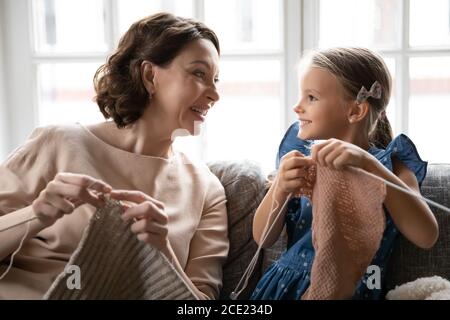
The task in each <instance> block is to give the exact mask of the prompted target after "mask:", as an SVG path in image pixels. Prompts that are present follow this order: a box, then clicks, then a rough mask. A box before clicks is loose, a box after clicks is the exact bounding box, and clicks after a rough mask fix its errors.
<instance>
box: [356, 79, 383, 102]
mask: <svg viewBox="0 0 450 320" xmlns="http://www.w3.org/2000/svg"><path fill="white" fill-rule="evenodd" d="M369 97H372V98H375V99H380V98H381V85H380V83H379V82H378V81H375V82H374V83H373V84H372V86H371V87H370V90H369V91H367V89H366V88H365V87H364V86H362V87H361V90H359V92H358V95H357V96H356V101H357V102H358V103H363V102H364V101H366V100H367V98H369Z"/></svg>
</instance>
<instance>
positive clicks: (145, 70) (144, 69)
mask: <svg viewBox="0 0 450 320" xmlns="http://www.w3.org/2000/svg"><path fill="white" fill-rule="evenodd" d="M153 78H154V64H153V63H151V62H150V61H147V60H144V61H142V63H141V80H142V83H143V84H144V87H145V89H147V92H148V94H149V96H150V97H151V96H152V95H153V94H154V93H155V84H154V81H153Z"/></svg>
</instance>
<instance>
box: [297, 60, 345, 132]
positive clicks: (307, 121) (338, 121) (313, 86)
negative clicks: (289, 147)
mask: <svg viewBox="0 0 450 320" xmlns="http://www.w3.org/2000/svg"><path fill="white" fill-rule="evenodd" d="M347 110H348V102H347V103H346V101H345V95H344V89H343V88H342V86H341V85H340V83H339V82H338V80H337V79H336V78H335V77H334V76H333V75H332V74H331V73H330V72H328V71H326V70H324V69H321V68H317V67H313V66H309V67H306V68H305V69H303V71H302V72H301V73H300V100H299V102H298V103H297V105H296V106H295V107H294V111H295V113H296V114H297V117H298V119H299V121H300V131H299V134H298V136H299V138H301V139H303V140H325V139H330V138H337V139H342V138H343V137H344V136H345V135H346V133H347V132H348V128H349V122H348V120H347Z"/></svg>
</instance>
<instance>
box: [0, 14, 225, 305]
mask: <svg viewBox="0 0 450 320" xmlns="http://www.w3.org/2000/svg"><path fill="white" fill-rule="evenodd" d="M219 54H220V48H219V42H218V39H217V37H216V35H215V34H214V32H213V31H211V30H210V29H208V28H207V27H206V26H205V25H203V24H202V23H200V22H197V21H194V20H190V19H185V18H179V17H175V16H173V15H171V14H167V13H160V14H155V15H153V16H150V17H147V18H144V19H142V20H140V21H137V22H136V23H134V24H133V25H132V26H131V27H130V29H129V30H128V31H127V32H126V33H125V35H124V36H123V37H122V39H121V41H120V43H119V45H118V48H117V50H116V52H115V53H114V54H113V55H112V56H111V57H110V58H109V59H108V61H107V62H106V64H104V65H103V66H102V67H100V68H99V69H98V71H97V73H96V74H95V77H94V84H95V89H96V93H97V95H96V102H97V104H98V105H99V108H100V111H101V112H102V113H103V115H104V116H105V118H106V119H112V120H113V121H106V122H103V123H99V124H96V125H91V126H88V127H84V126H82V125H79V124H77V125H74V126H49V127H44V128H38V129H36V130H35V131H34V132H33V133H32V135H31V137H30V139H29V140H28V141H27V142H26V144H25V145H24V146H22V147H20V148H18V149H16V150H15V151H14V152H13V153H12V154H11V155H10V156H9V157H8V158H7V160H6V162H5V163H4V164H3V165H2V166H1V167H0V168H1V169H0V170H1V171H0V172H1V177H2V179H1V181H0V230H1V229H2V228H1V226H2V225H6V224H11V223H13V224H14V222H15V221H21V220H22V221H23V220H24V219H25V218H27V217H30V216H31V215H35V216H37V219H35V220H33V221H32V222H30V224H29V230H28V235H27V237H26V240H25V242H24V244H23V247H22V249H21V250H20V251H19V252H18V254H17V255H16V256H15V257H14V260H13V264H12V268H11V269H10V270H9V272H8V273H7V274H6V275H5V277H4V278H3V279H2V280H0V298H3V299H15V298H20V299H27V298H31V299H35V298H41V297H42V296H43V295H44V293H45V292H46V290H47V289H48V288H49V287H50V285H51V284H52V282H53V281H54V279H55V277H56V276H57V275H58V274H59V273H60V272H61V271H62V270H63V269H64V266H65V264H67V262H68V260H69V258H70V256H71V254H72V253H73V252H74V250H75V249H76V247H77V244H78V243H79V242H80V238H81V235H82V232H83V230H84V229H85V227H86V226H87V224H88V222H89V219H90V217H91V216H92V215H93V213H94V212H95V210H96V209H97V208H100V207H101V206H102V205H103V201H102V199H103V198H102V197H100V196H99V194H100V193H109V194H110V196H111V198H113V199H116V200H123V201H126V203H131V204H130V205H129V206H127V207H126V211H125V213H124V214H123V219H124V220H127V221H129V220H131V221H134V223H132V224H131V231H132V232H134V233H135V234H136V235H137V238H138V239H139V240H141V241H144V242H146V243H148V244H149V245H151V246H153V247H155V248H157V249H159V250H160V251H161V252H162V253H163V254H164V255H165V256H166V257H167V258H168V259H169V261H171V262H172V264H173V265H174V267H175V268H176V269H177V270H178V271H179V273H180V274H181V276H182V277H183V278H184V279H185V280H186V283H187V284H188V285H189V287H191V289H192V290H193V291H194V292H195V293H196V294H197V296H199V297H201V298H205V299H206V298H217V297H218V295H219V290H220V288H221V277H222V264H223V262H224V260H225V258H226V255H227V253H228V247H229V243H228V239H227V218H226V207H225V202H226V199H225V194H224V190H223V187H222V186H221V184H220V182H219V180H218V179H217V178H216V177H215V176H214V175H213V174H212V173H211V172H210V171H209V170H208V168H207V167H206V166H205V165H198V164H193V163H192V162H191V161H190V160H189V159H188V158H187V157H186V155H184V154H182V153H179V152H177V151H175V150H174V149H173V148H172V142H173V138H174V137H175V136H176V135H177V133H179V132H186V131H188V132H189V133H190V134H194V132H195V131H196V130H195V129H196V127H197V126H196V124H198V122H203V121H204V120H205V117H206V114H207V113H208V110H209V109H210V108H211V107H212V106H213V105H214V103H215V102H217V100H218V99H219V94H218V92H217V88H216V82H217V76H218V61H219ZM26 228H27V227H26V224H22V225H20V226H16V227H14V228H11V229H8V230H6V231H3V232H1V233H0V244H1V245H0V261H1V264H0V275H1V274H3V273H4V271H5V270H6V269H7V267H8V265H9V263H10V258H11V254H12V253H13V251H14V250H16V248H18V247H19V244H20V241H21V239H22V237H23V236H24V234H25V232H26Z"/></svg>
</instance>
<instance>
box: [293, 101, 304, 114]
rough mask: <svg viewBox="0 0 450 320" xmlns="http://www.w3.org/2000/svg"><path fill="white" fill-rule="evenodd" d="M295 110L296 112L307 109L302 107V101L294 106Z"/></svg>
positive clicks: (302, 111)
mask: <svg viewBox="0 0 450 320" xmlns="http://www.w3.org/2000/svg"><path fill="white" fill-rule="evenodd" d="M293 110H294V112H295V113H304V112H305V110H304V109H303V108H302V106H301V104H300V102H299V103H297V104H296V105H295V106H294V108H293Z"/></svg>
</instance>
